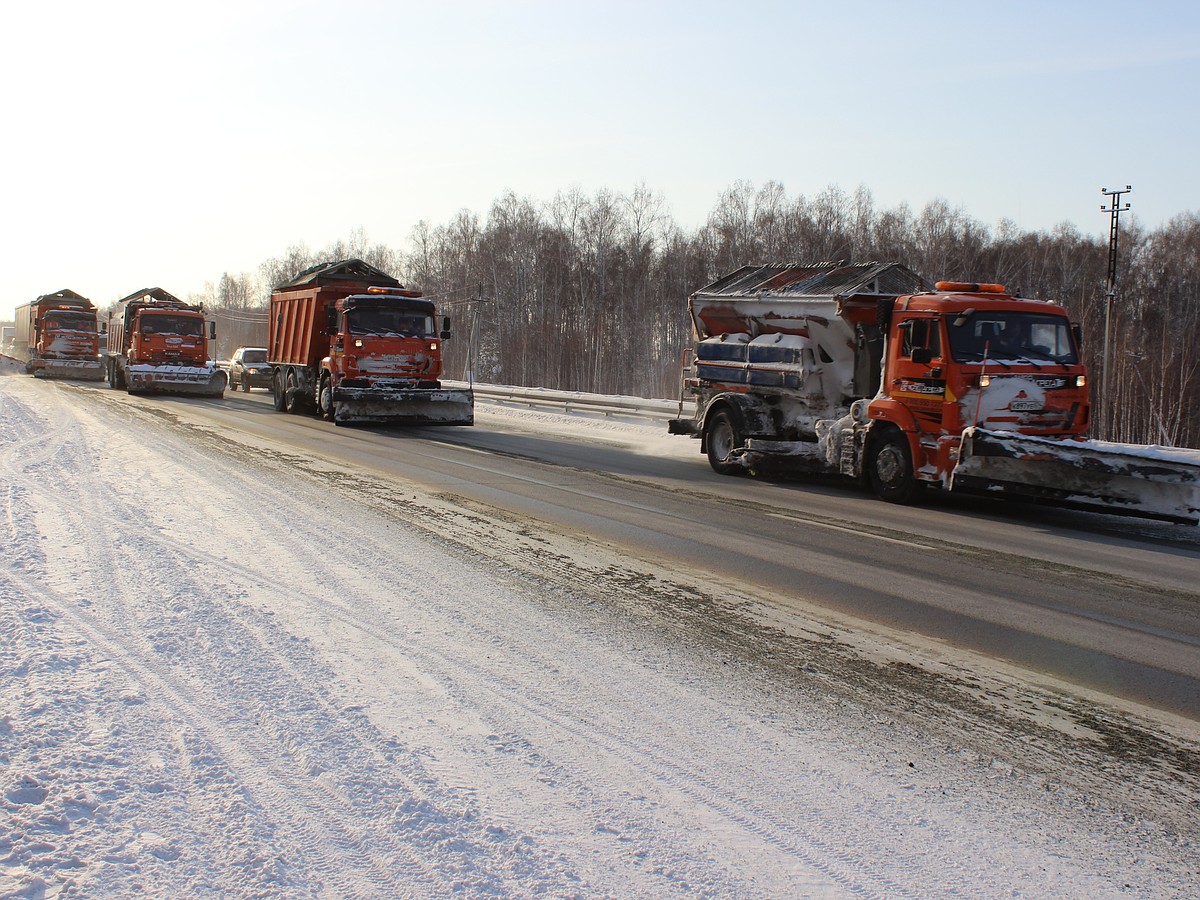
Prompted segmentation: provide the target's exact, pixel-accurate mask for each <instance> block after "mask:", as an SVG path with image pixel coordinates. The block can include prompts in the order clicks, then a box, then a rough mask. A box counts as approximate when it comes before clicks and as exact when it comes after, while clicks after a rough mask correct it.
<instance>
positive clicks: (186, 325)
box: [141, 316, 204, 337]
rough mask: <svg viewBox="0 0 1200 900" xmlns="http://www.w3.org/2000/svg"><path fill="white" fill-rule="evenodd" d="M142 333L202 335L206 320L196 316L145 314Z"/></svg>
mask: <svg viewBox="0 0 1200 900" xmlns="http://www.w3.org/2000/svg"><path fill="white" fill-rule="evenodd" d="M141 331H142V334H182V335H185V336H187V337H200V336H201V335H203V334H204V320H203V319H200V318H197V317H195V316H145V317H144V318H143V319H142V328H141Z"/></svg>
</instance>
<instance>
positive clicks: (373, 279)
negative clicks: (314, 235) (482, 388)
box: [267, 259, 475, 425]
mask: <svg viewBox="0 0 1200 900" xmlns="http://www.w3.org/2000/svg"><path fill="white" fill-rule="evenodd" d="M440 324H441V327H440V328H438V327H437V325H438V316H437V314H436V310H435V308H434V305H433V303H432V302H431V301H429V300H427V299H425V298H424V297H423V296H422V294H421V293H420V292H419V291H414V290H408V289H406V288H405V287H404V286H403V285H402V284H401V283H400V282H399V281H397V280H396V279H395V278H393V277H392V276H390V275H388V274H386V273H385V272H382V271H380V270H379V269H377V268H375V267H374V266H371V265H369V264H368V263H365V262H363V261H362V260H360V259H348V260H338V261H335V262H326V263H321V264H319V265H316V266H313V267H312V268H309V269H306V270H304V271H303V272H301V273H299V274H298V275H297V276H296V277H295V278H293V279H292V280H291V281H289V282H288V283H286V284H283V285H281V286H280V287H278V288H276V289H275V290H274V291H273V292H272V294H271V308H270V315H269V317H268V321H267V361H268V363H270V365H271V366H272V368H273V380H272V392H273V396H274V405H275V409H277V410H279V411H281V412H292V413H303V412H311V413H316V414H318V415H320V416H321V417H322V418H324V419H326V420H329V421H331V422H334V423H335V424H338V425H341V424H345V423H347V422H406V423H414V424H426V425H472V424H474V421H475V400H474V394H473V393H472V391H471V390H469V389H451V388H446V387H443V386H442V383H441V376H442V349H441V348H442V342H443V341H445V340H447V339H448V338H449V337H450V330H449V328H450V323H449V319H446V318H442V319H441V323H440Z"/></svg>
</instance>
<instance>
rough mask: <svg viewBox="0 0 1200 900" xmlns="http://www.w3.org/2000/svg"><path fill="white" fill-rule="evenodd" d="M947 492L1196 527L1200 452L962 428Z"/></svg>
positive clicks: (1199, 512) (1199, 517)
mask: <svg viewBox="0 0 1200 900" xmlns="http://www.w3.org/2000/svg"><path fill="white" fill-rule="evenodd" d="M950 489H951V490H955V491H965V492H970V493H979V494H985V495H991V496H1004V497H1014V498H1023V499H1028V500H1033V501H1037V502H1043V503H1050V504H1052V505H1056V506H1064V507H1070V508H1074V509H1087V510H1093V511H1097V512H1106V513H1112V514H1117V515H1128V516H1142V517H1145V518H1151V519H1162V520H1165V521H1168V522H1180V523H1188V524H1196V523H1197V522H1198V521H1200V450H1188V449H1177V448H1170V447H1157V446H1142V445H1138V444H1114V443H1109V442H1107V441H1084V440H1051V439H1047V438H1037V437H1030V436H1028V435H1020V434H1015V433H1010V432H997V431H987V430H985V429H982V428H968V429H967V430H966V431H964V432H963V442H962V448H961V450H960V453H959V461H958V465H957V466H955V469H954V472H953V475H952V476H951V482H950Z"/></svg>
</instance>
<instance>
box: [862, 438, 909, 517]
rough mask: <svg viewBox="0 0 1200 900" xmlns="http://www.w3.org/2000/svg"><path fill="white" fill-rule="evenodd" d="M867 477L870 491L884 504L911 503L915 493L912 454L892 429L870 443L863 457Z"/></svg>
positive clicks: (902, 439)
mask: <svg viewBox="0 0 1200 900" xmlns="http://www.w3.org/2000/svg"><path fill="white" fill-rule="evenodd" d="M867 477H868V479H869V480H870V482H871V490H872V491H873V492H874V494H875V496H876V497H878V498H879V499H880V500H886V501H887V502H888V503H911V502H912V499H913V497H915V496H916V493H917V477H916V474H915V473H914V472H913V461H912V451H911V450H910V449H909V446H908V438H906V437H905V436H904V434H903V432H901V431H899V430H898V429H896V428H888V429H887V430H886V431H885V432H884V433H883V434H882V435H881V436H880V437H879V438H878V439H877V440H875V441H874V442H872V445H871V451H870V455H869V456H868V458H867Z"/></svg>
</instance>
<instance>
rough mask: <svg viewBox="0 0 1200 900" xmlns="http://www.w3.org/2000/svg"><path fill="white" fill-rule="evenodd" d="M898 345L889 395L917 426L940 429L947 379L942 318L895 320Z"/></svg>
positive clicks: (937, 432)
mask: <svg viewBox="0 0 1200 900" xmlns="http://www.w3.org/2000/svg"><path fill="white" fill-rule="evenodd" d="M896 328H897V338H898V340H897V342H896V343H897V346H896V348H895V353H894V356H893V358H892V363H893V368H892V378H891V382H892V384H891V396H892V399H894V400H898V401H900V402H901V403H903V404H904V405H905V406H907V407H908V409H909V411H910V412H912V414H913V418H914V419H915V420H916V423H917V429H918V430H919V431H922V432H926V433H934V434H940V433H941V432H942V408H943V405H944V404H945V401H946V379H945V377H944V375H943V366H942V339H941V330H940V329H941V320H940V319H938V318H936V317H923V318H911V319H905V320H904V321H902V322H899V323H897V326H896Z"/></svg>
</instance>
